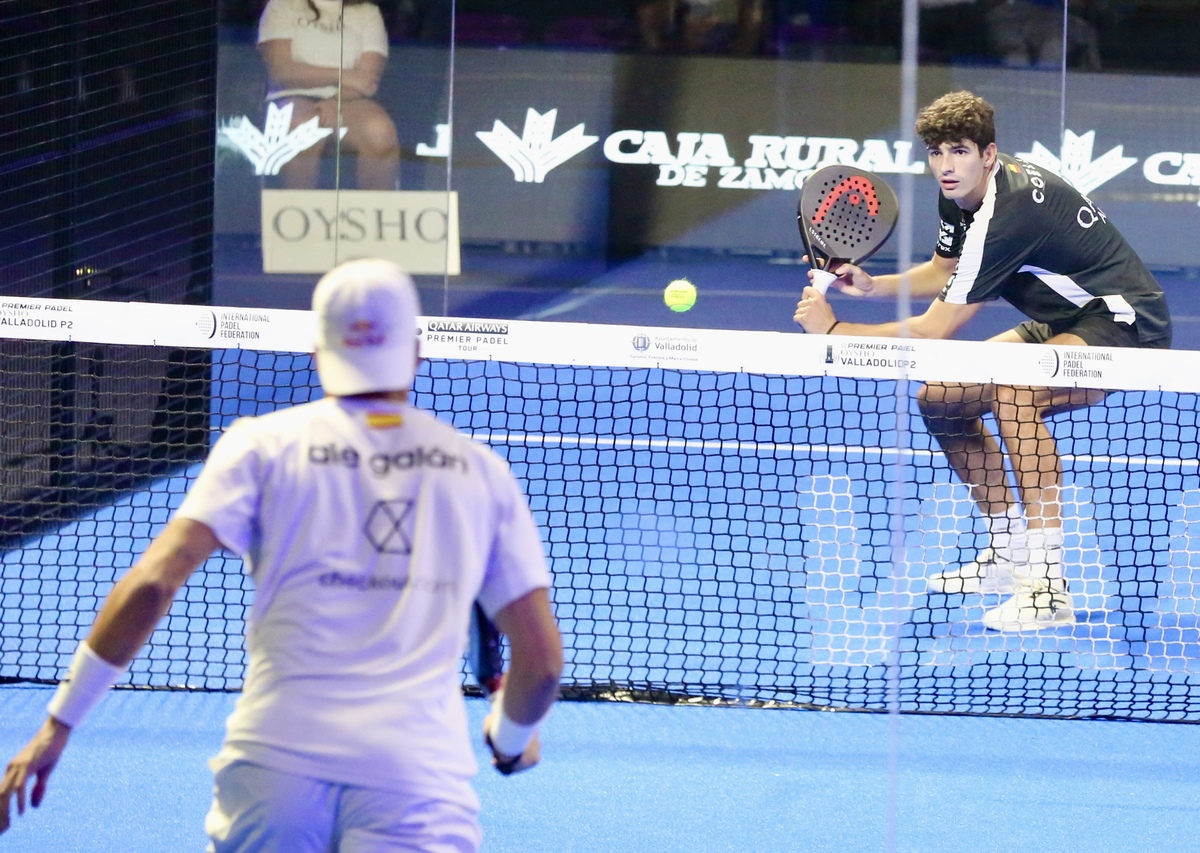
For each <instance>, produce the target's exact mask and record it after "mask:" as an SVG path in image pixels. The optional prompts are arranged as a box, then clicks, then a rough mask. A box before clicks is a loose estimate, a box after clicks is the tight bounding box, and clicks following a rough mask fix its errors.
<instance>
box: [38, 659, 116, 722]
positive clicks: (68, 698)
mask: <svg viewBox="0 0 1200 853" xmlns="http://www.w3.org/2000/svg"><path fill="white" fill-rule="evenodd" d="M125 669H126V667H123V666H113V665H112V664H111V663H109V662H108V661H106V660H104V659H103V658H102V657H100V656H99V655H98V654H96V653H95V652H94V651H92V647H91V646H89V645H88V644H87V640H84V641H82V642H81V643H80V644H79V648H78V649H76V651H75V657H74V659H72V661H71V668H70V669H68V670H67V677H66V678H64V679H63V680H62V682H61V683H60V684H59V685H58V690H56V691H55V692H54V697H53V698H52V699H51V700H50V704H49V705H47V706H46V710H47V711H48V712H49V713H50V716H51V717H53V718H54V719H56V720H58V721H59V722H60V723H62V724H63V725H65V726H69V727H71V728H75V727H76V726H78V725H79V724H80V723H82V722H83V718H84V717H86V716H87V715H88V714H89V713H90V712H91V710H92V709H93V708H95V707H96V705H98V704H99V703H100V700H101V699H103V698H104V694H105V693H107V692H108V688H110V687H112V686H113V685H114V684H116V683H117V679H119V678H120V677H121V676H122V675H124V674H125Z"/></svg>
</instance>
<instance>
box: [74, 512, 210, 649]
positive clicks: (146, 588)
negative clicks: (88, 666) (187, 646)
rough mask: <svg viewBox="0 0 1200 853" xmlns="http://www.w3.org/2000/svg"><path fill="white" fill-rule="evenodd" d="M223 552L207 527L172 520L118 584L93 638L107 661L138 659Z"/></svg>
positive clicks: (98, 619) (102, 610) (90, 640)
mask: <svg viewBox="0 0 1200 853" xmlns="http://www.w3.org/2000/svg"><path fill="white" fill-rule="evenodd" d="M219 547H221V543H220V541H218V539H217V537H216V534H214V533H213V532H212V530H211V529H210V528H209V527H208V525H206V524H201V523H200V522H198V521H193V520H192V519H189V518H176V519H174V520H172V521H171V522H170V523H169V524H168V525H167V526H166V528H165V529H164V530H163V532H162V533H161V534H159V535H158V536H157V537H156V538H155V540H154V541H153V542H152V543H151V544H150V547H149V548H147V549H146V552H145V553H144V554H143V555H142V557H141V559H139V560H138V562H137V563H136V564H135V565H134V567H133V568H132V569H130V570H129V572H128V573H127V574H126V575H125V576H124V577H123V578H121V580H120V581H118V582H117V584H116V586H114V587H113V589H112V592H110V593H109V594H108V598H106V599H105V601H104V606H103V607H101V608H100V615H99V616H97V617H96V622H95V624H94V625H92V630H91V633H89V634H88V639H87V642H88V645H90V646H91V647H92V650H93V651H95V652H96V654H98V655H99V656H100V657H101V658H103V659H104V660H106V661H108V662H109V663H112V664H116V665H117V666H124V665H126V664H128V663H129V662H130V661H132V660H133V659H134V657H136V656H137V653H138V651H139V650H140V649H141V647H142V646H143V645H144V644H145V642H146V640H148V639H149V638H150V634H151V633H152V632H153V631H154V627H155V626H156V625H157V624H158V623H159V620H161V619H162V617H163V616H164V615H166V612H167V610H168V609H169V608H170V607H171V602H172V601H173V600H174V599H175V594H176V593H177V592H179V588H180V587H181V586H183V585H184V584H185V583H186V582H187V579H188V578H189V577H191V575H192V572H194V571H195V570H196V569H198V568H199V567H200V566H201V565H202V564H203V563H204V561H205V560H207V559H208V557H209V555H210V554H212V552H213V551H215V550H216V549H217V548H219Z"/></svg>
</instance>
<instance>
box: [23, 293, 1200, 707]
mask: <svg viewBox="0 0 1200 853" xmlns="http://www.w3.org/2000/svg"><path fill="white" fill-rule="evenodd" d="M313 331H314V327H313V322H312V318H311V315H310V314H309V313H308V312H304V311H285V310H267V309H245V308H212V307H204V306H179V305H157V304H155V305H150V304H132V303H111V302H88V301H59V300H48V299H0V352H2V353H3V359H2V361H0V364H2V368H0V369H2V370H3V374H4V378H3V381H2V382H0V395H2V398H3V399H2V402H3V406H2V407H0V411H2V412H3V418H4V423H3V429H2V430H0V432H2V436H3V437H2V439H0V441H2V442H3V444H2V447H3V465H4V470H5V472H6V473H5V477H4V481H3V484H2V486H0V510H2V516H0V524H2V528H0V543H2V544H3V553H2V555H0V572H2V576H0V590H2V599H0V605H2V607H3V613H2V615H0V619H2V620H3V625H4V630H3V639H2V641H0V678H2V679H4V680H5V681H9V682H44V683H52V682H55V681H57V679H58V676H59V674H60V672H61V671H62V668H63V667H64V666H65V664H66V662H67V660H68V658H69V656H70V654H71V653H72V651H73V650H74V648H75V646H76V644H77V643H78V641H79V639H80V638H81V637H82V635H83V633H84V632H85V631H86V628H87V626H88V625H89V624H90V622H91V620H92V617H93V614H94V612H95V610H96V608H97V607H98V605H99V603H100V601H101V600H102V599H103V597H104V595H105V594H106V593H107V591H108V589H109V588H110V586H111V584H112V583H113V581H114V580H115V579H116V578H117V577H119V576H120V575H121V574H122V573H123V571H124V570H125V569H126V568H127V567H128V566H129V565H130V564H131V563H132V561H133V559H134V557H135V556H136V555H137V554H138V553H139V552H140V551H141V550H142V549H143V548H144V547H145V545H146V544H147V542H148V541H149V539H150V537H151V536H152V535H153V534H154V533H155V532H157V530H158V529H159V528H160V527H161V525H162V524H164V523H165V522H166V520H167V518H168V517H169V514H170V512H171V510H172V509H173V508H174V507H175V506H177V505H178V504H179V502H180V501H181V500H182V497H183V495H184V493H185V492H186V489H187V488H188V485H189V482H190V481H191V479H192V478H194V476H195V475H196V473H197V471H198V470H199V466H200V465H201V464H202V462H203V460H204V458H205V455H206V453H207V451H208V448H209V447H210V446H211V444H212V443H213V441H215V439H216V438H217V437H218V436H219V434H220V432H221V430H222V429H224V428H225V427H227V426H228V425H229V424H230V423H231V422H232V421H233V420H234V419H236V418H237V417H240V416H245V415H255V414H262V413H265V412H268V411H272V410H274V409H275V408H278V407H280V406H283V405H290V404H294V403H299V402H304V401H306V400H309V399H313V398H314V397H315V396H318V395H319V394H320V389H319V386H318V384H317V381H316V376H315V373H314V372H313V370H312V364H311V359H310V357H309V355H308V352H309V350H310V348H311V345H312V341H313ZM421 334H422V354H423V356H424V358H425V362H424V364H423V365H422V367H421V369H420V371H419V373H418V378H417V381H416V385H415V387H414V402H415V403H416V405H418V406H421V407H423V408H426V409H429V410H432V411H434V412H435V413H436V414H438V416H440V417H442V418H444V419H446V420H448V421H450V422H453V423H454V424H455V425H456V426H458V427H460V428H462V429H464V430H466V431H468V432H470V433H472V434H473V435H474V436H475V438H476V439H477V440H479V441H481V442H484V443H487V444H489V445H490V446H492V447H494V448H496V449H497V450H498V451H499V452H500V453H501V454H502V455H504V456H505V457H506V458H507V459H508V460H509V462H510V464H511V465H512V467H513V470H514V471H515V473H516V474H517V476H518V477H519V479H520V480H521V482H522V485H523V487H524V488H525V491H526V493H527V494H528V495H529V497H530V502H531V505H532V507H533V510H534V513H535V517H536V518H537V521H538V523H539V526H540V527H541V530H542V533H543V536H544V539H545V542H546V547H547V550H548V553H549V556H550V560H551V566H552V569H553V572H554V578H555V589H554V593H553V595H554V603H555V610H556V613H557V616H558V618H559V620H560V624H561V627H562V630H563V633H564V639H565V642H566V657H567V668H566V672H565V674H564V681H563V684H564V692H565V693H566V694H567V695H568V696H575V697H580V698H611V699H638V700H646V701H708V702H719V703H740V704H749V705H778V706H801V707H824V708H835V709H868V710H883V709H886V708H887V707H888V696H889V694H888V691H889V685H890V684H892V683H894V684H896V685H898V689H899V697H898V700H899V706H900V708H901V709H902V710H907V711H925V712H949V713H979V714H1027V715H1036V716H1061V717H1106V718H1121V719H1153V720H1178V721H1196V720H1200V655H1198V652H1200V585H1198V584H1197V582H1196V580H1197V577H1198V576H1197V571H1198V570H1200V471H1198V463H1197V459H1198V458H1200V435H1198V433H1197V409H1198V402H1200V401H1198V397H1197V395H1198V394H1200V353H1193V352H1182V351H1152V350H1133V349H1105V348H1086V349H1076V348H1064V347H1047V346H1034V345H1021V344H988V343H973V342H963V341H916V340H885V339H878V338H871V339H868V338H861V339H857V338H847V337H838V338H827V337H824V336H815V335H814V336H810V335H804V334H801V333H799V332H797V333H796V334H786V333H771V332H732V331H714V330H687V329H675V328H672V329H665V328H650V327H635V326H611V325H590V324H573V323H546V322H530V321H503V320H470V319H454V318H432V317H431V318H425V319H424V320H423V321H422V324H421ZM930 381H952V382H995V383H1003V384H1011V385H1026V386H1029V385H1032V386H1039V385H1056V386H1079V387H1087V388H1103V389H1111V390H1112V391H1113V393H1111V394H1109V395H1108V396H1107V398H1106V399H1104V401H1103V402H1101V403H1098V404H1097V405H1094V406H1091V407H1089V408H1086V409H1082V410H1079V411H1077V412H1073V413H1071V414H1069V415H1063V416H1061V417H1059V418H1055V419H1053V420H1052V421H1051V429H1052V432H1053V434H1054V437H1055V439H1056V443H1057V449H1058V452H1059V455H1060V456H1061V459H1062V464H1063V469H1064V478H1063V489H1062V496H1061V500H1062V504H1063V512H1062V515H1063V519H1064V520H1063V525H1064V526H1063V533H1064V564H1063V569H1064V574H1065V575H1066V576H1067V578H1068V579H1069V581H1070V583H1071V587H1072V590H1073V593H1074V598H1075V601H1076V608H1077V612H1076V617H1077V621H1076V623H1075V624H1073V625H1064V626H1055V627H1051V628H1048V629H1046V630H1042V631H1036V632H1031V633H1020V634H1008V633H1002V632H996V631H989V630H986V629H984V628H983V627H982V626H981V625H980V614H981V613H982V611H983V609H984V608H985V607H987V606H989V605H992V604H994V603H995V601H994V600H989V599H988V598H987V597H986V596H979V595H975V596H971V595H944V594H933V593H931V592H930V591H929V590H928V589H927V588H926V579H927V578H928V577H929V576H931V575H933V574H936V573H938V572H941V571H945V570H946V569H948V568H953V567H955V566H957V565H961V564H963V563H964V562H968V561H970V560H972V559H974V558H975V556H976V555H977V554H978V552H979V551H980V550H981V549H982V548H984V547H985V546H986V544H987V540H986V536H985V534H984V531H983V529H982V526H981V524H980V521H979V519H978V516H977V513H975V512H974V511H973V507H972V504H971V501H970V497H969V494H968V490H967V487H966V486H964V485H963V484H962V483H961V482H960V481H958V480H957V479H956V477H955V475H954V474H953V472H952V471H951V469H950V467H949V465H948V463H947V462H946V459H945V457H944V456H943V455H942V454H941V452H940V451H939V450H938V448H937V446H936V443H935V442H934V441H933V440H932V439H931V438H930V436H929V435H928V434H927V433H926V431H925V428H924V425H923V423H922V421H921V417H920V415H919V413H918V411H917V409H916V404H915V395H916V391H917V389H918V387H919V385H920V384H921V383H923V382H930ZM251 604H252V592H251V586H250V584H249V582H248V581H247V580H246V579H245V578H244V577H243V575H242V566H241V561H240V560H237V559H234V558H232V557H230V556H228V555H217V556H215V557H214V558H212V559H211V560H210V561H209V562H208V564H207V565H206V566H205V567H204V568H203V569H202V570H201V571H200V572H198V573H197V575H196V576H195V578H194V579H193V581H192V582H191V583H190V584H189V586H188V587H187V588H186V589H185V590H184V592H183V593H182V594H181V595H180V597H179V599H178V600H177V602H176V604H175V606H174V608H173V609H172V611H171V613H170V615H169V616H168V618H167V619H165V620H164V621H163V622H162V624H161V625H160V627H159V629H158V630H157V631H156V633H155V635H154V637H153V639H152V641H151V644H150V646H149V647H148V649H147V651H146V652H145V653H144V654H143V655H142V656H141V657H139V658H138V660H137V661H136V662H135V663H134V665H133V667H132V668H131V671H130V674H129V676H128V678H127V680H126V682H125V684H126V685H127V686H136V687H158V688H181V689H202V690H236V689H238V688H239V687H240V685H241V679H242V675H243V672H244V663H245V662H244V654H243V651H242V640H241V630H242V620H243V617H244V616H245V613H246V609H247V608H248V607H249V606H250V605H251ZM896 668H898V674H899V678H898V679H896V680H895V681H894V682H892V681H891V680H890V677H889V675H890V674H895V673H896V671H897V670H896ZM469 682H470V679H469V676H466V675H464V683H465V684H466V683H469Z"/></svg>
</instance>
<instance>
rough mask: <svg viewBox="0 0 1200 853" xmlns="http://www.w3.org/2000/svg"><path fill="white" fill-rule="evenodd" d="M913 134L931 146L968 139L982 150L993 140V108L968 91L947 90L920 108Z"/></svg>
mask: <svg viewBox="0 0 1200 853" xmlns="http://www.w3.org/2000/svg"><path fill="white" fill-rule="evenodd" d="M917 135H919V136H920V137H921V139H922V140H924V142H925V144H926V145H928V146H931V147H937V146H939V145H941V144H942V143H944V142H961V141H962V140H964V139H969V140H971V141H972V142H974V143H975V144H976V145H978V146H979V150H980V151H982V150H983V149H984V148H987V147H988V146H989V145H991V144H992V143H993V142H995V141H996V117H995V110H993V109H992V105H991V104H989V103H988V102H987V101H985V100H984V99H983V98H980V97H978V96H976V95H973V94H971V93H970V92H967V91H965V90H964V91H961V92H950V93H949V94H946V95H942V96H941V97H940V98H938V99H937V100H936V101H934V102H933V103H932V104H930V105H929V106H927V107H926V108H925V109H923V110H921V112H920V114H919V115H918V116H917Z"/></svg>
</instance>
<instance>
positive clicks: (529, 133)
mask: <svg viewBox="0 0 1200 853" xmlns="http://www.w3.org/2000/svg"><path fill="white" fill-rule="evenodd" d="M557 120H558V110H550V111H549V112H547V113H539V112H538V111H537V110H534V109H530V110H528V111H527V112H526V113H525V128H524V129H523V130H522V131H521V136H520V138H518V137H517V135H516V134H515V133H513V132H512V130H510V129H509V127H508V126H507V125H506V124H504V122H502V121H500V120H499V119H497V120H496V121H495V122H494V123H493V124H492V129H491V130H480V131H476V133H475V135H476V136H477V137H479V140H480V141H481V142H482V143H483V144H484V145H486V146H487V147H488V148H490V149H492V151H493V153H495V155H496V156H497V157H499V158H500V159H501V160H503V161H504V163H505V165H506V166H508V168H510V169H512V171H513V177H515V178H516V179H517V181H519V182H520V183H534V184H540V183H542V181H544V180H546V175H547V174H548V173H549V172H550V170H551V169H553V168H554V167H555V166H561V165H562V164H563V163H565V162H567V161H568V160H570V159H571V158H572V157H574V156H575V155H576V154H578V153H579V152H580V151H583V150H584V149H585V148H588V147H590V146H592V145H595V144H596V142H597V141H598V140H599V139H600V137H598V136H588V135H586V134H585V133H584V132H583V131H584V127H583V124H582V123H580V124H577V125H575V126H574V127H573V128H571V129H570V130H568V131H567V132H566V133H564V134H562V135H561V136H559V137H555V136H554V122H555V121H557Z"/></svg>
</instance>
